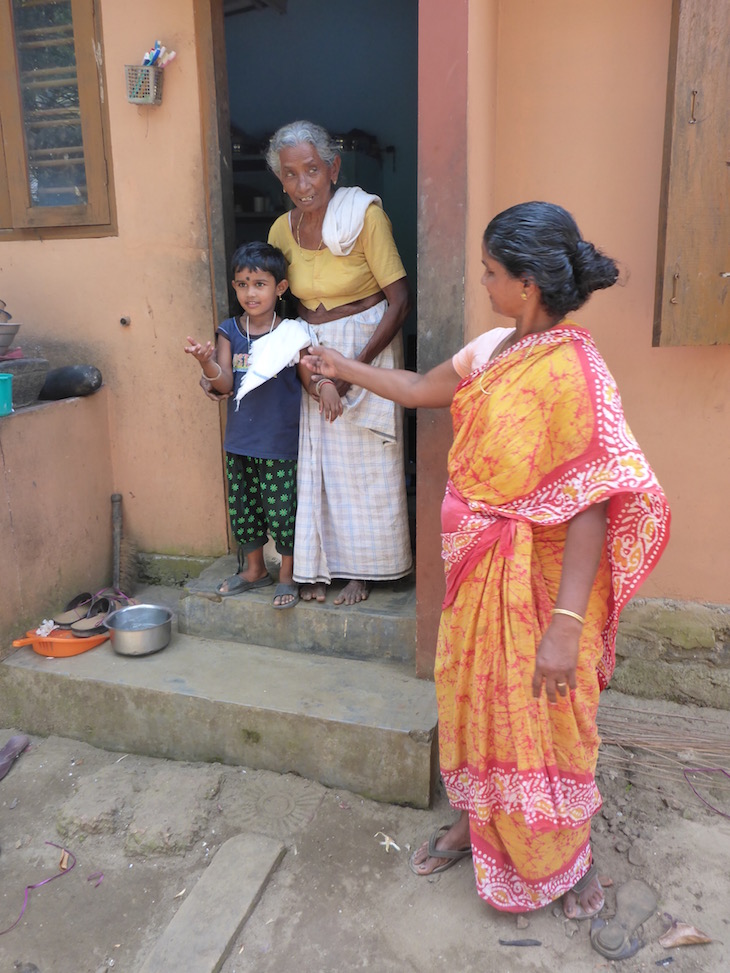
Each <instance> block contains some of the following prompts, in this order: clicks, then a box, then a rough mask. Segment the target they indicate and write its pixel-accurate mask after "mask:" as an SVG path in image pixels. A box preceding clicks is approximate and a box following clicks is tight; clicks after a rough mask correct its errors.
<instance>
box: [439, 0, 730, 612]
mask: <svg viewBox="0 0 730 973" xmlns="http://www.w3.org/2000/svg"><path fill="white" fill-rule="evenodd" d="M470 8H471V9H472V10H474V11H476V10H477V8H478V9H479V12H480V17H484V13H483V5H482V3H481V2H480V3H477V2H476V0H473V2H472V3H471V4H470ZM670 12H671V0H642V2H641V3H636V2H635V0H614V2H612V3H605V2H594V3H585V2H584V0H552V2H551V3H549V4H546V3H544V2H543V0H502V2H500V3H499V4H498V26H497V37H498V39H497V52H496V57H497V64H496V99H495V97H494V89H493V87H492V81H491V80H490V79H489V78H484V77H481V76H480V74H483V73H484V70H483V67H482V68H481V69H480V70H479V71H477V72H475V73H474V78H473V83H472V82H471V78H472V74H471V68H470V88H469V106H470V114H469V124H470V128H473V126H474V125H477V126H478V125H479V124H480V120H479V116H481V119H482V121H481V124H482V126H483V128H484V130H485V132H486V133H490V132H491V133H492V140H490V139H489V138H488V137H486V138H485V136H482V138H481V139H479V140H476V139H473V138H472V136H471V134H470V139H469V149H468V181H469V198H470V200H471V199H472V198H474V199H477V200H479V203H480V205H481V203H482V201H484V200H485V199H487V200H488V197H487V196H486V194H485V185H487V186H491V187H492V189H493V194H494V196H493V199H494V206H493V207H492V208H491V209H489V210H488V211H485V210H482V212H481V214H480V219H478V218H477V217H476V216H475V215H474V213H473V211H472V207H471V205H470V213H469V223H468V230H467V233H468V237H467V255H468V256H467V261H468V262H467V301H466V307H467V315H468V317H467V334H469V335H473V334H476V333H479V332H480V331H482V330H484V329H485V328H487V327H489V326H492V325H493V324H495V323H502V322H500V321H494V320H492V316H491V315H490V313H489V312H488V304H487V301H486V298H485V296H484V295H483V293H482V292H481V290H480V286H479V268H478V261H479V245H480V237H481V233H482V232H483V229H484V226H485V225H486V222H487V221H488V219H489V217H490V215H491V214H492V212H497V211H499V210H501V209H504V208H505V207H506V206H509V205H512V204H513V203H516V202H520V201H524V200H527V199H546V200H550V201H553V202H558V203H560V204H561V205H563V206H565V207H566V208H567V209H569V210H570V211H571V212H572V213H573V214H574V216H575V217H576V219H577V221H578V224H579V226H580V227H581V229H582V230H583V233H584V235H585V236H586V238H587V239H590V240H592V241H593V242H594V243H596V244H597V245H598V246H600V247H601V248H602V249H604V250H605V251H606V252H607V253H609V254H611V255H612V256H613V257H615V258H616V259H617V260H619V261H620V262H621V265H622V267H623V277H624V282H623V284H622V286H617V287H614V288H612V289H611V290H609V291H604V292H599V293H597V294H595V295H594V296H593V298H592V299H591V301H590V302H589V304H588V305H586V307H585V308H583V309H582V310H581V311H579V312H577V314H576V315H575V317H576V319H577V320H578V321H579V322H580V323H581V324H583V325H584V326H586V327H588V328H589V329H590V330H591V332H592V333H593V335H594V337H595V339H596V341H597V344H598V346H599V348H600V350H601V352H602V353H603V355H604V357H605V358H606V360H607V362H608V365H609V367H610V368H611V370H612V371H613V373H614V375H615V377H616V379H617V381H618V384H619V387H620V389H621V392H622V397H623V400H624V407H625V411H626V414H627V417H628V420H629V423H630V425H631V427H632V429H633V431H634V433H635V434H636V436H637V438H638V439H639V442H640V443H641V445H642V448H643V449H644V451H645V453H646V454H647V456H648V458H649V460H650V462H651V463H652V465H653V466H654V469H655V470H656V472H657V475H658V476H659V479H660V481H661V483H662V485H663V487H664V489H665V491H666V492H667V495H668V497H669V500H670V503H671V506H672V512H673V522H672V538H671V540H670V544H669V547H668V548H667V551H666V552H665V554H664V557H663V559H662V561H661V562H660V564H659V566H658V568H657V569H656V571H655V572H654V574H653V575H652V577H651V578H650V580H649V581H648V582H647V584H646V585H645V586H644V588H643V589H642V591H641V594H642V595H645V596H652V597H669V598H680V599H690V600H698V601H710V602H718V603H727V602H728V600H729V596H728V591H729V590H730V587H729V581H730V543H729V542H730V508H729V507H728V503H727V493H728V487H727V484H728V482H730V449H728V442H730V381H729V379H730V347H715V348H653V347H652V344H651V341H652V318H653V302H654V283H655V262H656V253H657V225H658V213H659V188H660V175H661V165H662V138H663V132H664V104H665V97H666V81H667V63H668V51H669V26H670ZM480 31H481V34H477V33H476V31H475V30H470V38H469V63H470V65H471V62H472V59H476V60H477V61H478V62H482V61H483V60H488V59H489V58H492V57H493V56H494V26H493V24H492V23H484V24H482V26H481V28H480ZM480 37H481V38H482V43H481V44H480V43H479V38H480ZM495 105H496V120H495ZM422 111H424V112H426V113H427V112H428V105H422ZM475 115H476V116H477V117H476V118H475ZM491 144H493V145H494V147H495V149H494V156H493V158H494V163H493V166H492V152H491V149H490V145H491ZM720 202H721V201H719V200H718V205H719V204H720ZM723 202H724V201H723Z"/></svg>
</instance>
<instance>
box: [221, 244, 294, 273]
mask: <svg viewBox="0 0 730 973" xmlns="http://www.w3.org/2000/svg"><path fill="white" fill-rule="evenodd" d="M241 270H263V271H265V272H266V273H267V274H271V276H272V277H273V278H274V280H275V281H276V283H277V284H278V283H280V282H281V281H282V280H286V276H287V274H288V272H289V267H288V265H287V262H286V257H285V256H284V254H283V253H282V252H281V250H279V248H278V247H272V246H271V244H270V243H262V242H261V241H259V240H256V241H255V242H253V243H243V244H241V246H240V247H238V248H237V250H236V252H235V253H234V254H233V256H232V257H231V274H232V275H233V276H234V277H235V276H236V274H237V273H238V272H239V271H241Z"/></svg>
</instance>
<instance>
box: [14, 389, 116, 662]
mask: <svg viewBox="0 0 730 973" xmlns="http://www.w3.org/2000/svg"><path fill="white" fill-rule="evenodd" d="M109 399H110V395H109V390H108V389H107V388H105V387H102V388H101V389H99V391H98V392H95V393H94V395H89V396H86V397H85V398H73V399H65V400H64V401H62V402H45V403H38V404H36V405H31V406H29V407H27V408H24V409H18V410H17V412H15V413H14V414H12V415H9V416H4V417H2V418H0V592H2V595H1V596H0V658H2V656H3V654H4V652H5V650H7V649H8V648H9V642H10V640H11V639H14V638H20V637H22V636H24V635H25V633H26V631H30V630H31V629H35V628H37V627H38V625H40V623H41V621H42V619H43V618H47V617H48V616H49V615H50V614H52V613H53V612H54V611H55V612H58V611H60V610H61V608H63V606H64V605H65V604H66V602H67V601H69V600H70V599H71V598H72V597H73V596H74V595H75V594H77V593H78V592H81V591H90V590H98V588H101V587H102V586H103V585H105V584H107V583H108V582H109V581H111V573H112V528H111V494H112V493H113V490H114V488H113V479H112V469H111V456H110V451H109V447H108V444H107V439H108V433H109Z"/></svg>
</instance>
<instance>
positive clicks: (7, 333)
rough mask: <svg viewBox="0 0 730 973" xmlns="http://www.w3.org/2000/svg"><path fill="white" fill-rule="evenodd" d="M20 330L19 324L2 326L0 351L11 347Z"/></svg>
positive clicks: (0, 330)
mask: <svg viewBox="0 0 730 973" xmlns="http://www.w3.org/2000/svg"><path fill="white" fill-rule="evenodd" d="M19 329H20V325H19V324H0V351H5V349H6V348H9V347H10V345H11V344H12V342H13V338H14V337H15V336H16V334H17V333H18V331H19Z"/></svg>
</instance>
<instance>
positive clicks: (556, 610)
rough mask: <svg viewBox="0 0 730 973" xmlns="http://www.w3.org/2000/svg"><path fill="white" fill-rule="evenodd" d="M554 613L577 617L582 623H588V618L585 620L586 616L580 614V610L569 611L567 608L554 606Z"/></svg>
mask: <svg viewBox="0 0 730 973" xmlns="http://www.w3.org/2000/svg"><path fill="white" fill-rule="evenodd" d="M552 614H553V615H568V616H569V617H570V618H575V619H576V621H578V622H580V623H581V625H585V623H586V620H585V618H583V616H582V615H579V614H578V612H571V611H568V609H567V608H553V610H552Z"/></svg>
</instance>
